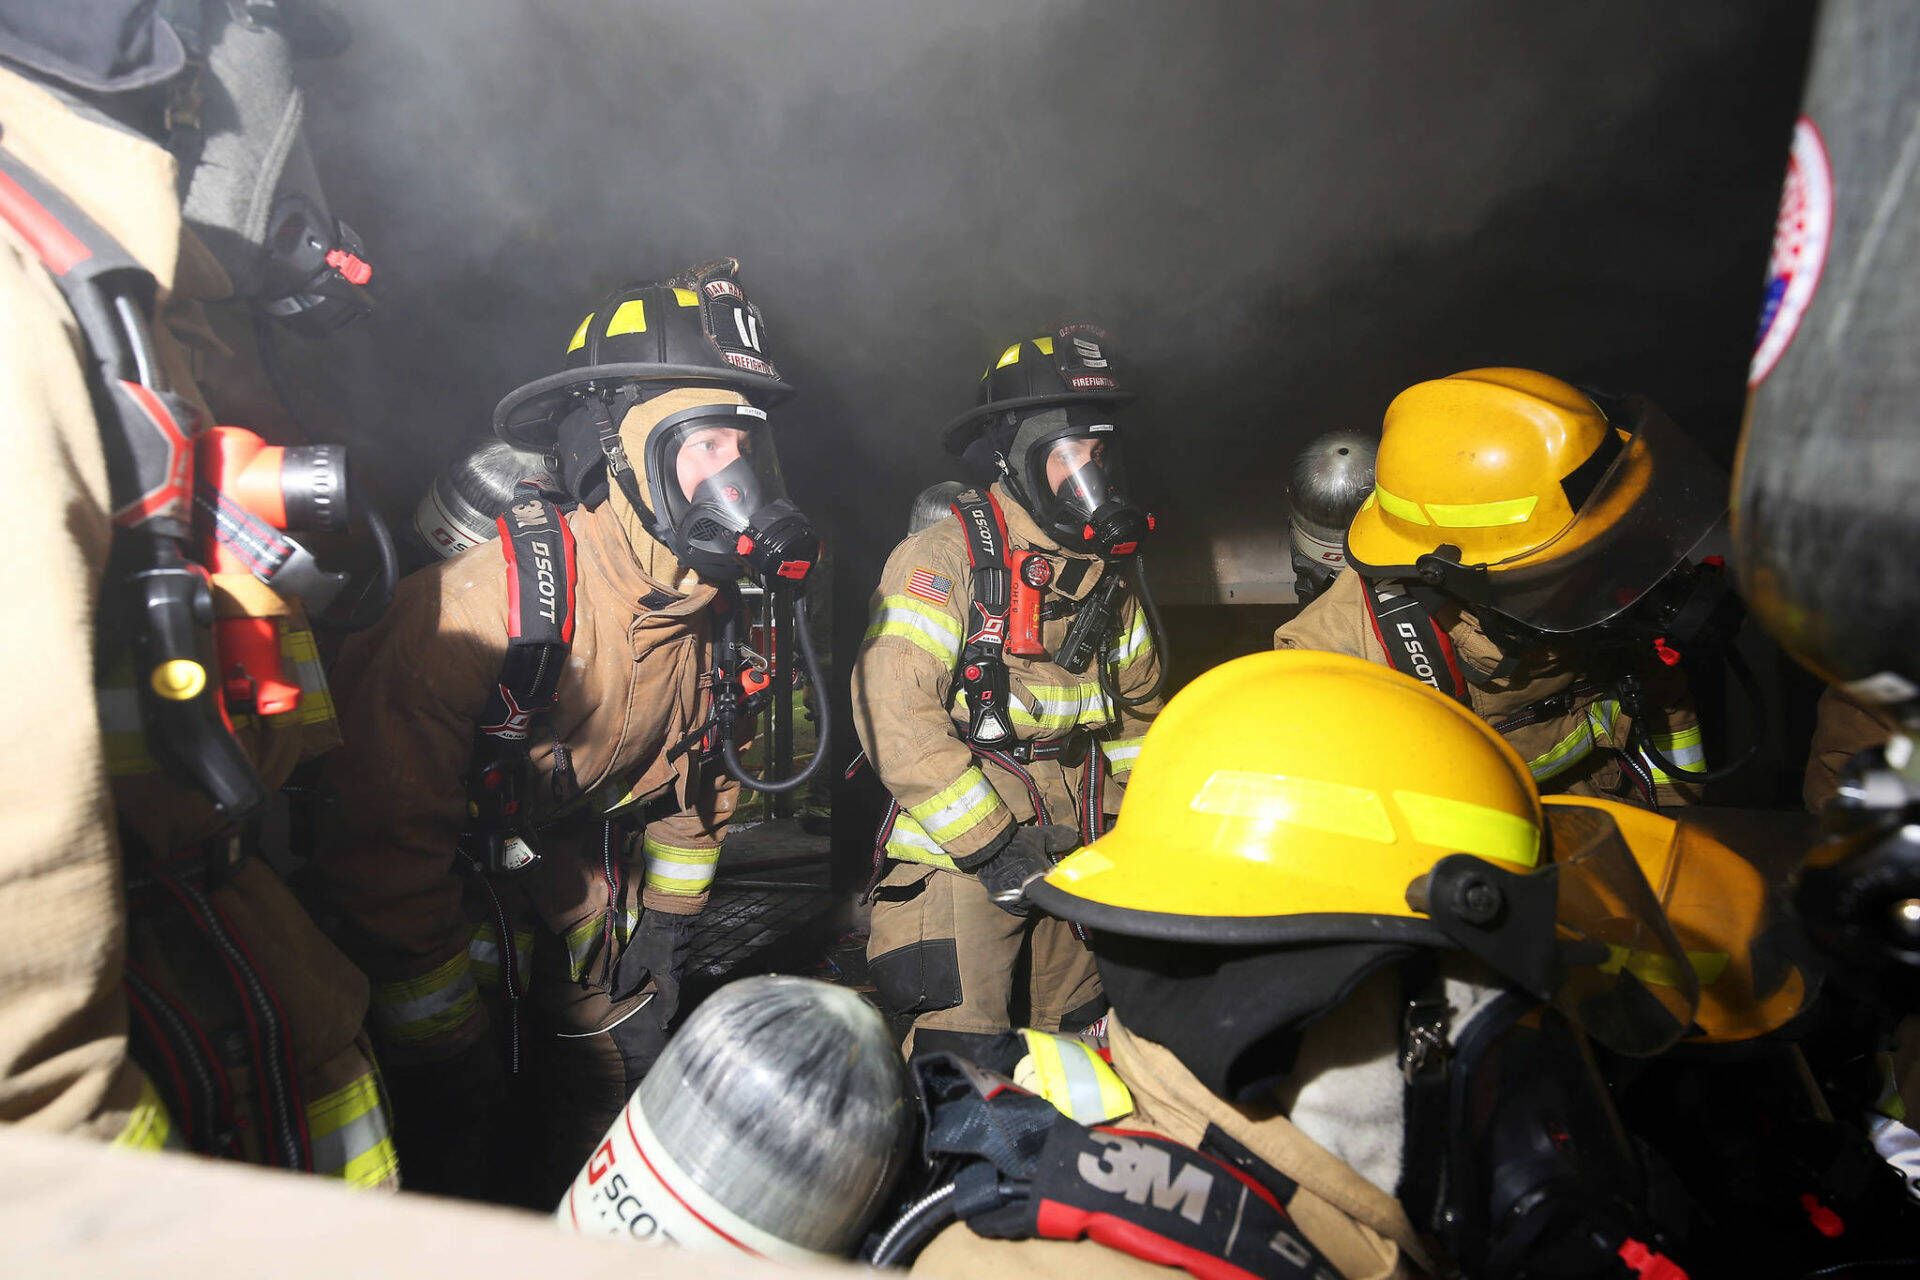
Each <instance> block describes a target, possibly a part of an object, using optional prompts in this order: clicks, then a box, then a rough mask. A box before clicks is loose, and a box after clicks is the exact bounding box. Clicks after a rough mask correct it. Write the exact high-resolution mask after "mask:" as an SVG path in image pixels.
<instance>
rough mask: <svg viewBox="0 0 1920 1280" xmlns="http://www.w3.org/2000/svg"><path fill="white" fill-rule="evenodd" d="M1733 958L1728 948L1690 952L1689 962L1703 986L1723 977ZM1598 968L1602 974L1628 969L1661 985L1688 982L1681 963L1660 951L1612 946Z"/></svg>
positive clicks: (1635, 974) (1674, 985) (1677, 984)
mask: <svg viewBox="0 0 1920 1280" xmlns="http://www.w3.org/2000/svg"><path fill="white" fill-rule="evenodd" d="M1730 959H1731V957H1730V956H1728V955H1727V953H1726V952H1724V951H1689V952H1687V964H1688V966H1689V967H1690V968H1692V970H1693V973H1694V976H1695V977H1696V978H1698V979H1699V980H1700V985H1701V986H1703V987H1710V986H1712V985H1713V984H1714V983H1716V982H1718V981H1719V980H1720V975H1721V974H1722V973H1725V972H1726V969H1727V963H1728V961H1729V960H1730ZM1597 967H1598V968H1599V970H1600V972H1601V973H1619V972H1620V971H1621V970H1622V969H1625V970H1626V971H1627V972H1628V973H1630V974H1632V975H1633V976H1634V977H1636V978H1638V979H1640V981H1642V982H1647V983H1651V984H1653V985H1654V986H1659V987H1680V986H1681V985H1683V982H1684V978H1683V975H1682V973H1681V971H1680V965H1679V962H1678V961H1676V960H1675V959H1674V958H1673V957H1672V956H1670V955H1666V954H1665V953H1663V952H1659V951H1633V950H1629V949H1628V948H1626V947H1616V946H1611V945H1609V946H1608V947H1607V958H1606V961H1605V962H1604V963H1602V964H1600V965H1599V966H1597Z"/></svg>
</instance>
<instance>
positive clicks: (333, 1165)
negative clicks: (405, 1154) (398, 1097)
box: [307, 1071, 400, 1187]
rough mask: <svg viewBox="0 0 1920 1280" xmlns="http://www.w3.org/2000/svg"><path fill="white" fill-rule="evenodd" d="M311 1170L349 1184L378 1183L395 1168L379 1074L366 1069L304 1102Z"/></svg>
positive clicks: (397, 1165)
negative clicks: (350, 1079) (310, 1150)
mask: <svg viewBox="0 0 1920 1280" xmlns="http://www.w3.org/2000/svg"><path fill="white" fill-rule="evenodd" d="M307 1131H308V1133H309V1134H310V1135H311V1137H312V1140H313V1171H314V1172H315V1173H318V1174H320V1175H321V1176H323V1177H333V1178H339V1179H341V1180H342V1181H344V1182H345V1183H346V1184H347V1185H348V1186H352V1187H377V1186H380V1185H381V1184H383V1183H385V1182H387V1181H389V1180H390V1179H392V1177H393V1176H394V1174H395V1173H397V1172H398V1171H399V1168H400V1157H399V1154H398V1153H397V1152H396V1151H395V1150H394V1146H393V1136H392V1134H391V1132H390V1131H389V1127H388V1124H387V1110H386V1107H385V1105H384V1100H383V1099H382V1098H381V1096H380V1082H379V1078H378V1077H377V1076H375V1075H374V1074H373V1072H371V1071H369V1072H368V1073H367V1074H366V1075H363V1076H361V1077H360V1078H359V1079H357V1080H353V1081H351V1082H349V1083H348V1084H346V1085H345V1086H343V1087H341V1088H339V1089H335V1090H334V1091H333V1092H332V1093H329V1094H326V1095H324V1096H323V1097H320V1098H317V1099H315V1100H314V1101H313V1102H311V1103H309V1104H308V1105H307Z"/></svg>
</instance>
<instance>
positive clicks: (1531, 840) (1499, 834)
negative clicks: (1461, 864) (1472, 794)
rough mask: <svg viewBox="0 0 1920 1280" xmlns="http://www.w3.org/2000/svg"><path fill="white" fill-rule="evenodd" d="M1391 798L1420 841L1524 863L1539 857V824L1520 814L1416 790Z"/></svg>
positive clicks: (1396, 793) (1483, 856)
mask: <svg viewBox="0 0 1920 1280" xmlns="http://www.w3.org/2000/svg"><path fill="white" fill-rule="evenodd" d="M1393 802H1394V803H1395V804H1396V805H1398V806H1400V815H1401V816H1402V817H1403V818H1405V819H1406V820H1407V830H1408V831H1410V832H1411V833H1412V834H1413V838H1414V839H1415V840H1418V841H1420V842H1421V843H1422V844H1431V845H1437V846H1439V847H1441V848H1443V849H1452V850H1453V851H1455V852H1456V853H1471V854H1473V855H1474V856H1475V857H1480V858H1498V859H1500V860H1501V861H1503V862H1514V863H1518V864H1519V865H1521V866H1523V867H1531V866H1533V865H1534V864H1535V863H1537V862H1539V861H1540V828H1539V827H1537V826H1535V825H1534V824H1533V823H1531V822H1529V821H1528V820H1527V819H1525V818H1523V817H1521V816H1520V815H1519V814H1515V813H1506V812H1504V811H1502V810H1499V809H1489V808H1488V807H1487V806H1486V805H1483V804H1473V803H1471V802H1470V801H1466V800H1455V799H1452V798H1450V797H1448V796H1434V795H1427V794H1425V793H1424V792H1419V791H1396V792H1394V793H1393Z"/></svg>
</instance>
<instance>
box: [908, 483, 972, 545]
mask: <svg viewBox="0 0 1920 1280" xmlns="http://www.w3.org/2000/svg"><path fill="white" fill-rule="evenodd" d="M966 491H967V486H966V485H964V484H961V483H960V482H959V481H958V480H942V481H941V482H940V483H939V484H930V485H928V486H927V487H926V488H924V489H922V490H921V491H920V492H919V493H918V494H916V495H914V499H913V510H911V511H909V512H908V513H907V532H908V533H910V534H913V533H918V532H920V531H921V530H922V529H925V528H927V527H928V526H929V525H936V524H939V523H940V522H941V521H942V520H945V519H946V518H947V517H948V516H950V515H952V514H953V500H954V499H955V498H958V497H959V496H960V495H961V494H963V493H965V492H966Z"/></svg>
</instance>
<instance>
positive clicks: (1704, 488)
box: [1465, 398, 1728, 634]
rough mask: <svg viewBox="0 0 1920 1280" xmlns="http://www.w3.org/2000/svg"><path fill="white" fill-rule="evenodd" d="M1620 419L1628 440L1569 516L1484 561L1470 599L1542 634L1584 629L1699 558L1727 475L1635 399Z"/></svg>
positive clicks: (1721, 510) (1719, 512)
mask: <svg viewBox="0 0 1920 1280" xmlns="http://www.w3.org/2000/svg"><path fill="white" fill-rule="evenodd" d="M1615 416H1616V425H1618V426H1622V427H1624V428H1626V429H1629V430H1630V431H1631V432H1632V434H1631V435H1630V436H1629V437H1628V439H1627V440H1626V442H1625V443H1624V446H1623V447H1622V448H1620V450H1619V451H1618V454H1617V456H1616V457H1615V458H1614V460H1613V464H1612V465H1611V466H1610V467H1608V468H1607V469H1606V471H1605V472H1604V473H1603V474H1602V475H1601V476H1600V477H1599V479H1598V481H1597V482H1595V483H1594V484H1593V488H1592V492H1591V493H1589V494H1586V495H1584V498H1583V500H1581V501H1579V502H1578V503H1577V504H1576V511H1575V514H1574V518H1573V520H1572V521H1570V522H1569V523H1568V525H1567V527H1566V528H1565V529H1562V530H1561V531H1560V532H1559V533H1558V534H1556V535H1555V536H1554V537H1553V539H1552V540H1551V541H1549V542H1547V543H1545V544H1544V545H1542V546H1540V547H1537V548H1535V549H1534V550H1532V551H1529V552H1527V553H1526V554H1525V555H1524V556H1519V557H1515V558H1514V559H1512V560H1508V561H1504V562H1501V563H1497V564H1491V565H1488V566H1487V572H1486V574H1485V576H1484V577H1483V578H1481V577H1479V575H1475V577H1476V579H1477V581H1475V582H1474V583H1473V585H1472V586H1471V587H1470V588H1468V590H1467V591H1466V592H1465V594H1468V595H1469V596H1470V598H1472V599H1474V600H1475V601H1476V602H1478V603H1482V604H1485V605H1486V606H1487V607H1489V608H1491V609H1494V610H1496V611H1498V612H1500V613H1502V614H1505V615H1506V616H1507V617H1509V618H1512V619H1514V620H1515V621H1517V622H1519V623H1521V624H1523V625H1525V626H1528V627H1531V628H1533V629H1534V630H1536V631H1544V632H1550V633H1554V634H1561V633H1565V632H1569V631H1580V630H1584V629H1585V628H1588V627H1593V626H1598V625H1600V624H1601V623H1603V622H1606V621H1608V620H1609V619H1611V618H1614V617H1616V616H1618V615H1619V614H1621V613H1624V612H1625V611H1626V610H1628V609H1630V608H1632V607H1633V605H1634V604H1635V603H1637V602H1638V601H1639V599H1640V597H1642V596H1643V595H1645V594H1646V593H1647V592H1648V591H1649V590H1651V589H1652V587H1653V586H1654V584H1656V583H1658V582H1659V581H1660V580H1661V579H1662V578H1664V577H1666V576H1667V575H1668V574H1669V573H1671V572H1672V571H1673V570H1674V568H1675V567H1676V566H1678V565H1680V564H1681V563H1683V562H1684V561H1687V560H1689V559H1691V558H1692V557H1693V555H1694V553H1695V552H1696V551H1697V550H1698V548H1699V547H1700V544H1701V543H1702V542H1704V541H1705V540H1706V538H1707V536H1708V534H1710V533H1711V532H1712V531H1713V529H1714V528H1715V526H1717V525H1718V524H1719V523H1720V522H1721V521H1722V520H1723V519H1724V518H1725V516H1726V512H1727V501H1728V480H1727V474H1726V472H1725V471H1723V470H1721V469H1720V467H1719V466H1718V465H1717V464H1715V463H1714V461H1713V460H1712V459H1711V458H1709V457H1708V456H1707V455H1706V453H1705V452H1703V451H1702V450H1701V448H1700V447H1699V446H1698V445H1696V444H1695V443H1694V442H1693V441H1692V440H1690V439H1689V438H1688V437H1687V436H1686V434H1685V433H1683V432H1682V431H1681V430H1680V429H1679V428H1678V427H1676V426H1674V424H1673V422H1672V421H1671V420H1670V419H1668V418H1667V416H1666V415H1665V414H1664V413H1662V412H1661V411H1660V410H1659V409H1658V408H1656V407H1655V406H1654V405H1652V404H1651V403H1650V402H1648V401H1645V400H1642V399H1637V398H1636V399H1633V400H1629V401H1627V402H1626V405H1625V409H1624V411H1623V412H1620V413H1618V414H1617V415H1615ZM1620 418H1624V419H1626V420H1625V421H1618V419H1620ZM1568 479H1569V481H1571V480H1573V477H1569V478H1568ZM1569 497H1576V498H1578V497H1581V495H1579V494H1577V493H1569Z"/></svg>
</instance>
